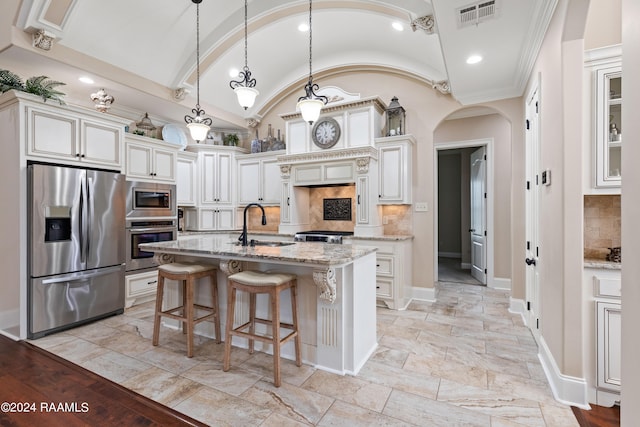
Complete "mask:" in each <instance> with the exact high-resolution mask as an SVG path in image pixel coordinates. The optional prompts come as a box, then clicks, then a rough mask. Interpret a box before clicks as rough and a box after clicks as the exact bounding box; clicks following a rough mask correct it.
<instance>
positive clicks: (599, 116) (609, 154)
mask: <svg viewBox="0 0 640 427" xmlns="http://www.w3.org/2000/svg"><path fill="white" fill-rule="evenodd" d="M596 90H597V93H596V96H595V99H596V118H595V120H596V186H597V187H619V186H620V183H621V175H622V167H621V157H620V156H621V148H622V131H623V129H624V128H623V123H622V67H620V66H614V67H608V68H603V69H600V70H597V71H596Z"/></svg>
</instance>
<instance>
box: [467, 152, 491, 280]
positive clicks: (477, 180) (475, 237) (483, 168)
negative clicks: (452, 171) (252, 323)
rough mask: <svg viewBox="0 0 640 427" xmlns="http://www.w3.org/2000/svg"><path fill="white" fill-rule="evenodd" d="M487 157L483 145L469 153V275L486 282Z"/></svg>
mask: <svg viewBox="0 0 640 427" xmlns="http://www.w3.org/2000/svg"><path fill="white" fill-rule="evenodd" d="M486 187H487V159H486V149H485V147H480V148H478V149H477V150H475V151H474V152H473V153H471V227H470V228H469V233H470V234H471V275H472V276H473V277H475V278H476V280H478V281H480V282H481V283H483V284H486V283H487V190H486Z"/></svg>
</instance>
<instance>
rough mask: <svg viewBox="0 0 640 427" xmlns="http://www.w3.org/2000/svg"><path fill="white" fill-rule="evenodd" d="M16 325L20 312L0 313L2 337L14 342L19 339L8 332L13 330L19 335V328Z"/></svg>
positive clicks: (5, 311)
mask: <svg viewBox="0 0 640 427" xmlns="http://www.w3.org/2000/svg"><path fill="white" fill-rule="evenodd" d="M18 325H20V310H18V309H12V310H4V311H0V330H1V331H4V333H3V335H5V336H7V337H9V338H12V339H14V340H15V339H20V338H19V337H15V335H13V334H12V333H11V332H9V331H11V330H15V331H16V332H18V334H19V333H20V332H19V331H20V328H19V326H18Z"/></svg>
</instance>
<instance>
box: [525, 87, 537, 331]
mask: <svg viewBox="0 0 640 427" xmlns="http://www.w3.org/2000/svg"><path fill="white" fill-rule="evenodd" d="M525 114H526V122H525V123H526V128H527V130H526V135H525V144H526V160H525V163H526V164H525V174H526V180H527V184H526V190H525V191H526V196H525V203H526V208H525V209H526V212H525V214H526V239H527V240H526V258H525V260H524V261H525V263H526V264H527V266H526V298H527V313H528V316H526V317H527V321H528V322H527V323H528V325H529V328H530V329H531V331H532V333H533V335H534V337H536V338H537V337H538V336H539V327H540V324H539V313H540V287H539V286H540V284H539V274H538V265H537V264H538V218H539V216H538V215H539V214H538V203H539V202H538V191H539V188H540V186H539V183H538V176H537V174H536V171H537V170H538V164H539V157H540V149H539V146H540V134H539V129H538V124H539V111H538V91H537V89H535V90H534V91H533V92H532V94H531V96H529V98H528V99H527V105H526V112H525Z"/></svg>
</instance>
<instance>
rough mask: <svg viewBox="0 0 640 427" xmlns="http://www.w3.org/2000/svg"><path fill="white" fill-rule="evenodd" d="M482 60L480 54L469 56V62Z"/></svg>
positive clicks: (475, 62)
mask: <svg viewBox="0 0 640 427" xmlns="http://www.w3.org/2000/svg"><path fill="white" fill-rule="evenodd" d="M480 61H482V56H480V55H471V56H470V57H468V58H467V64H477V63H478V62H480Z"/></svg>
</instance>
